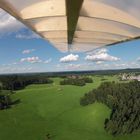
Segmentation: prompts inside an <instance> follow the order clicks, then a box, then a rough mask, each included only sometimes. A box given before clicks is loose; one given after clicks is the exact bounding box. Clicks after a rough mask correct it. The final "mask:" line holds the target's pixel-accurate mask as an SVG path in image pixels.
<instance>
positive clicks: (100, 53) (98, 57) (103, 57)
mask: <svg viewBox="0 0 140 140" xmlns="http://www.w3.org/2000/svg"><path fill="white" fill-rule="evenodd" d="M85 60H88V61H93V62H99V63H101V62H103V61H118V60H120V58H118V57H115V56H111V55H109V54H108V51H107V49H100V50H96V51H94V52H92V53H91V54H88V55H87V56H86V57H85Z"/></svg>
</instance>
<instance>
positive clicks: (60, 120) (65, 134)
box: [0, 76, 140, 140]
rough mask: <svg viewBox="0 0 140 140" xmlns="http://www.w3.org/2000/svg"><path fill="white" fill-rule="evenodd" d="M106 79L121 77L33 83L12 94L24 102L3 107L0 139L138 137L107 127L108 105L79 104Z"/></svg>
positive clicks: (126, 139)
mask: <svg viewBox="0 0 140 140" xmlns="http://www.w3.org/2000/svg"><path fill="white" fill-rule="evenodd" d="M103 78H104V79H106V80H105V81H119V80H118V79H117V76H113V77H111V76H110V77H109V76H104V77H103V76H94V77H93V80H94V83H91V84H87V85H86V86H84V87H78V86H66V85H65V86H60V85H59V81H60V80H61V79H60V78H53V80H54V83H53V84H42V85H31V86H28V87H27V88H26V89H24V90H20V91H17V92H16V93H15V94H13V95H12V98H13V99H17V98H19V99H21V103H20V104H17V105H15V106H13V107H12V108H11V109H8V110H2V111H0V140H47V137H46V135H47V134H49V135H50V137H51V138H50V140H139V139H140V135H138V134H132V135H126V136H117V137H113V136H111V135H110V134H107V133H106V131H105V130H104V120H105V118H107V117H108V116H109V114H110V110H109V108H107V107H106V106H105V105H103V104H99V103H95V104H92V105H88V106H85V107H83V106H80V104H79V100H80V97H82V96H83V95H84V94H85V93H86V92H88V91H90V90H91V89H93V88H97V87H98V86H99V85H100V83H101V82H102V80H101V79H103Z"/></svg>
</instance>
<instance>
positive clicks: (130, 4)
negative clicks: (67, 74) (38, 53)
mask: <svg viewBox="0 0 140 140" xmlns="http://www.w3.org/2000/svg"><path fill="white" fill-rule="evenodd" d="M139 7H140V0H0V8H2V9H4V10H5V11H7V12H8V13H9V14H11V15H12V16H14V17H15V18H16V19H18V20H19V21H21V22H22V23H24V24H25V25H26V26H28V27H29V28H30V29H31V30H33V31H34V32H36V33H37V34H38V35H40V36H41V37H42V38H44V39H46V40H48V41H49V42H50V43H51V44H52V45H53V46H54V47H56V48H57V49H58V50H60V51H62V52H66V51H68V50H69V51H72V52H77V51H78V52H82V51H91V50H93V49H97V48H101V47H105V46H109V45H113V44H118V43H121V42H126V41H129V40H134V39H139V38H140V14H139V13H140V8H139Z"/></svg>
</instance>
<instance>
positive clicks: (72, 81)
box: [60, 77, 93, 86]
mask: <svg viewBox="0 0 140 140" xmlns="http://www.w3.org/2000/svg"><path fill="white" fill-rule="evenodd" d="M92 82H93V80H92V78H90V77H75V78H70V77H69V78H65V79H64V80H63V81H60V85H76V86H84V85H86V83H92Z"/></svg>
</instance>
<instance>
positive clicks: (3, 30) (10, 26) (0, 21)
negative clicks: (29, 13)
mask: <svg viewBox="0 0 140 140" xmlns="http://www.w3.org/2000/svg"><path fill="white" fill-rule="evenodd" d="M24 28H26V27H25V26H24V25H23V24H22V23H20V22H19V21H17V20H16V19H15V18H14V17H12V16H11V15H9V14H7V13H6V12H5V11H4V10H2V9H0V35H1V36H3V35H5V34H11V33H13V32H17V31H19V30H21V29H24Z"/></svg>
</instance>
